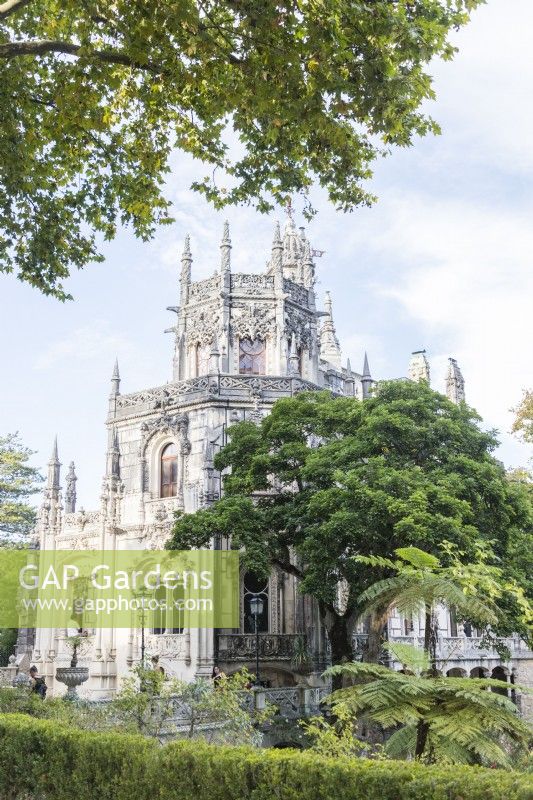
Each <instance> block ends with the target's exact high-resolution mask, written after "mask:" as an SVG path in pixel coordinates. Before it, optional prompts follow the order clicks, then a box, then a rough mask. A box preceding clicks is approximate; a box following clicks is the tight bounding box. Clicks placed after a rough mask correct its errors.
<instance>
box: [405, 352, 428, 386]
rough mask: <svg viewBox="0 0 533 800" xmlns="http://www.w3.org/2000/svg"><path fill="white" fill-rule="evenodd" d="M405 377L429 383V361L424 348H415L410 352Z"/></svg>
mask: <svg viewBox="0 0 533 800" xmlns="http://www.w3.org/2000/svg"><path fill="white" fill-rule="evenodd" d="M407 377H408V378H409V380H411V381H416V382H419V381H426V383H427V384H429V361H428V360H427V358H426V351H425V350H415V351H414V352H413V353H412V354H411V360H410V362H409V371H408V373H407Z"/></svg>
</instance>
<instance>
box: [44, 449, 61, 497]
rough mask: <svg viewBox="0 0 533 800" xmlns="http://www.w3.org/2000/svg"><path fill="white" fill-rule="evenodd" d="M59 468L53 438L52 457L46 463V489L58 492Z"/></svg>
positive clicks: (59, 464)
mask: <svg viewBox="0 0 533 800" xmlns="http://www.w3.org/2000/svg"><path fill="white" fill-rule="evenodd" d="M60 468H61V463H60V461H59V456H58V453H57V436H55V438H54V446H53V448H52V455H51V456H50V461H49V462H48V480H47V489H55V490H57V491H59V488H60V487H59V478H60Z"/></svg>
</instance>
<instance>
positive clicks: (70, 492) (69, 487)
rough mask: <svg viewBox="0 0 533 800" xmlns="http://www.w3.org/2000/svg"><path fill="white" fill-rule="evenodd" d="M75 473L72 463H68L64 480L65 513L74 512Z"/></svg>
mask: <svg viewBox="0 0 533 800" xmlns="http://www.w3.org/2000/svg"><path fill="white" fill-rule="evenodd" d="M77 480H78V478H77V476H76V471H75V468H74V461H71V462H70V466H69V468H68V472H67V475H66V478H65V512H66V513H67V514H73V513H74V511H76V481H77Z"/></svg>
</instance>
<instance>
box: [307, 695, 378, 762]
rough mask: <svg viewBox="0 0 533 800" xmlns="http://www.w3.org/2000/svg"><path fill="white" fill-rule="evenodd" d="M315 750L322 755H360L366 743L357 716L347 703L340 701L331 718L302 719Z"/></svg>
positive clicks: (337, 756)
mask: <svg viewBox="0 0 533 800" xmlns="http://www.w3.org/2000/svg"><path fill="white" fill-rule="evenodd" d="M299 724H300V727H301V728H302V729H303V730H304V732H305V735H306V736H307V738H308V740H309V743H310V746H311V748H312V750H313V752H315V753H318V754H319V755H321V756H329V757H330V758H339V757H341V756H360V755H361V754H362V751H363V750H364V747H365V745H364V744H363V742H361V741H360V739H359V737H358V731H357V717H356V716H355V714H354V713H353V712H352V710H351V709H349V708H348V706H347V705H341V704H340V703H338V704H337V705H336V707H335V714H334V715H333V718H332V719H331V720H328V719H326V717H324V716H320V717H310V718H309V719H305V720H300V723H299Z"/></svg>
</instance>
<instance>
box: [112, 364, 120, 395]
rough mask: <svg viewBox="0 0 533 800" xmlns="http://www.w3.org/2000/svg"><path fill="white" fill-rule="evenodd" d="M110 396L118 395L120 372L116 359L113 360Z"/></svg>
mask: <svg viewBox="0 0 533 800" xmlns="http://www.w3.org/2000/svg"><path fill="white" fill-rule="evenodd" d="M111 394H112V395H113V394H115V395H116V394H120V372H119V371H118V358H116V359H115V366H114V367H113V374H112V375H111Z"/></svg>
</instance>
